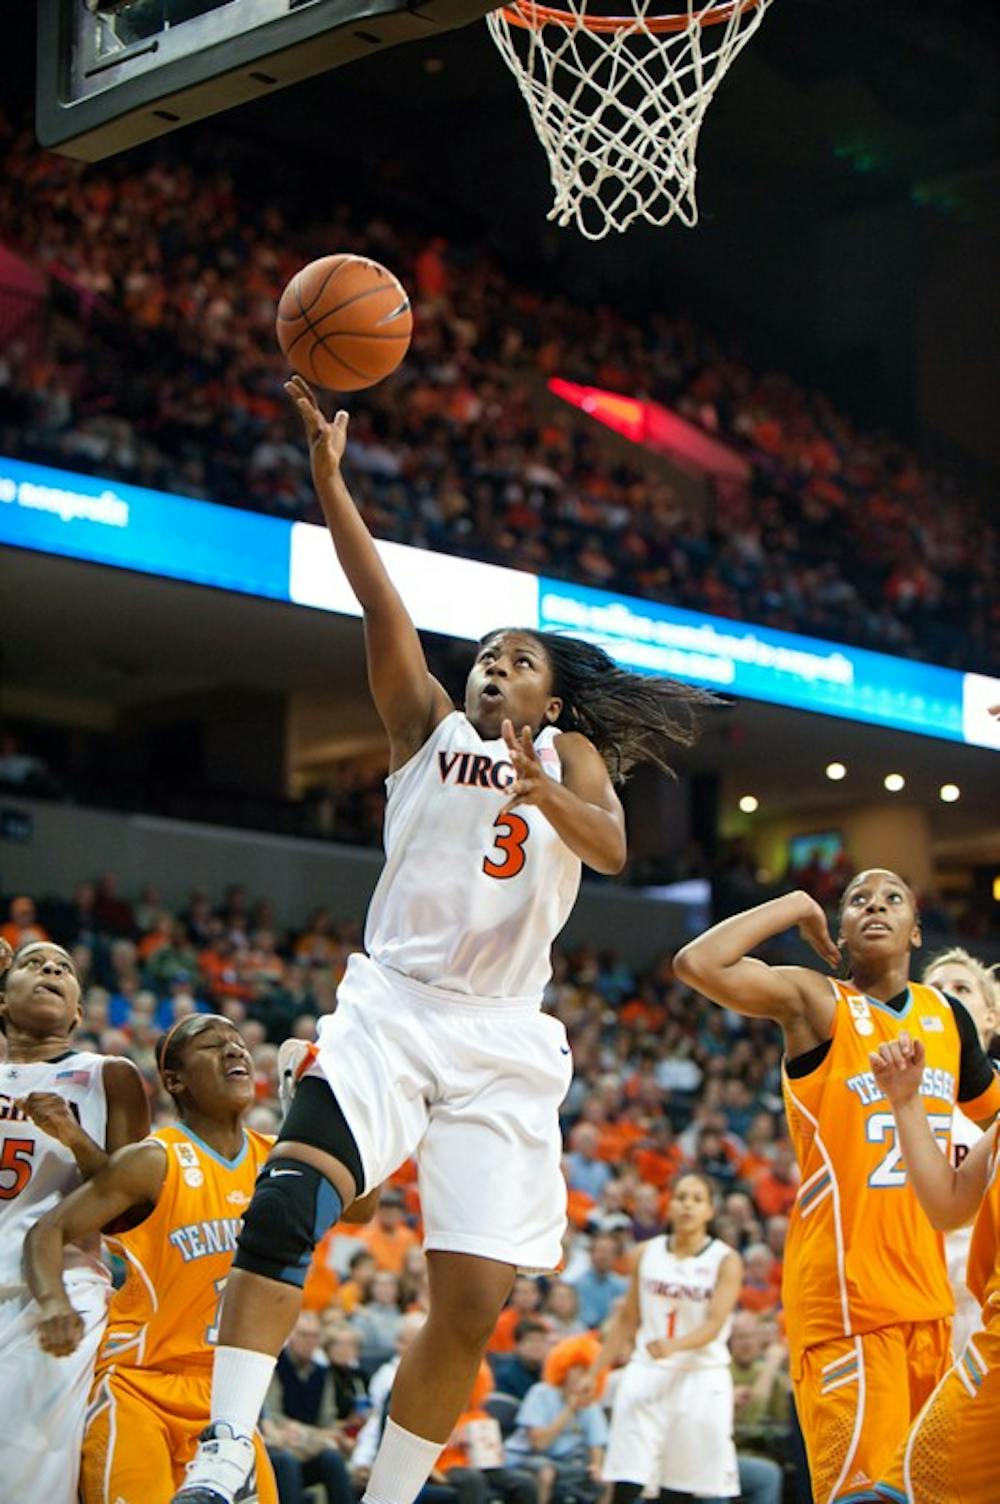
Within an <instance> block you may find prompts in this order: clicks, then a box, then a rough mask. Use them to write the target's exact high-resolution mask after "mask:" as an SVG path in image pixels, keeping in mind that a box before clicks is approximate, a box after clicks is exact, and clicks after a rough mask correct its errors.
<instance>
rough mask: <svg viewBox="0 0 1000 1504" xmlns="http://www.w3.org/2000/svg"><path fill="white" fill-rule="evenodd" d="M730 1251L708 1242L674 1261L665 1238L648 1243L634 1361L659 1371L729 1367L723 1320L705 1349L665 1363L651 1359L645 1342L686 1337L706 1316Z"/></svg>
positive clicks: (641, 1272)
mask: <svg viewBox="0 0 1000 1504" xmlns="http://www.w3.org/2000/svg"><path fill="white" fill-rule="evenodd" d="M732 1251H733V1250H732V1249H731V1248H730V1247H729V1245H728V1243H721V1242H720V1241H719V1239H718V1238H712V1239H711V1240H710V1241H709V1242H708V1243H706V1244H705V1246H704V1248H702V1249H701V1251H700V1252H699V1253H696V1254H692V1255H690V1256H688V1257H687V1258H678V1257H677V1255H676V1254H675V1253H671V1251H670V1243H669V1239H668V1238H666V1237H659V1238H651V1239H650V1241H649V1242H648V1243H646V1244H645V1246H644V1247H643V1249H642V1252H641V1254H640V1255H639V1333H638V1336H637V1337H636V1342H635V1353H634V1355H633V1361H634V1362H639V1363H649V1364H652V1365H655V1366H656V1367H657V1368H718V1367H720V1366H721V1367H724V1368H726V1369H728V1367H729V1346H728V1342H729V1329H730V1327H731V1325H732V1321H731V1319H730V1320H728V1321H726V1322H725V1323H724V1325H723V1327H722V1329H721V1331H720V1332H719V1334H718V1336H717V1337H715V1338H713V1340H712V1341H711V1342H708V1343H706V1344H705V1346H704V1347H698V1348H694V1349H692V1350H691V1351H690V1352H680V1353H675V1354H674V1355H673V1356H671V1357H669V1358H651V1357H650V1356H649V1353H648V1352H647V1351H646V1344H647V1343H648V1342H656V1341H662V1340H663V1339H664V1338H671V1337H686V1336H687V1334H688V1333H689V1332H693V1331H694V1329H695V1328H696V1327H699V1326H701V1324H702V1322H703V1321H704V1320H705V1319H706V1317H707V1316H708V1303H709V1301H710V1300H711V1299H712V1296H713V1294H714V1293H715V1287H716V1284H717V1283H718V1279H719V1268H720V1266H721V1264H722V1261H723V1259H725V1258H726V1256H727V1255H728V1254H730V1253H732Z"/></svg>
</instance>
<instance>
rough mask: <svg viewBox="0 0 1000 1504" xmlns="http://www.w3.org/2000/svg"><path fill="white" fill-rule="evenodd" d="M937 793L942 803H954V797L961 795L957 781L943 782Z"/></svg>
mask: <svg viewBox="0 0 1000 1504" xmlns="http://www.w3.org/2000/svg"><path fill="white" fill-rule="evenodd" d="M938 793H939V795H940V797H941V802H942V803H943V804H954V803H955V800H956V799H960V798H961V797H962V790H961V789H960V788H959V786H958V784H957V783H943V784H942V785H941V787H940V789H939V790H938Z"/></svg>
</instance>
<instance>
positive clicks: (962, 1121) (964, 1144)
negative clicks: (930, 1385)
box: [944, 1107, 983, 1353]
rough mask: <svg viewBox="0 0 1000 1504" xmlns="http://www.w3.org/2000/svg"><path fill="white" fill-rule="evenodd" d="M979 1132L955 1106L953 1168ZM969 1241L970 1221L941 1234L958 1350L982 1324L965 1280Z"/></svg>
mask: <svg viewBox="0 0 1000 1504" xmlns="http://www.w3.org/2000/svg"><path fill="white" fill-rule="evenodd" d="M982 1136H983V1130H982V1129H981V1128H979V1127H977V1126H976V1124H975V1123H974V1122H973V1121H972V1119H971V1118H967V1117H966V1116H965V1113H964V1112H963V1111H962V1109H961V1108H960V1107H956V1108H955V1110H954V1112H953V1114H952V1119H951V1162H952V1164H953V1166H954V1167H955V1169H956V1170H957V1169H958V1167H959V1165H960V1164H961V1163H962V1161H963V1159H965V1157H966V1155H967V1154H968V1153H969V1150H970V1149H971V1148H972V1147H973V1145H975V1144H977V1143H978V1142H979V1140H980V1139H981V1138H982ZM971 1242H972V1223H971V1222H970V1223H969V1224H968V1226H967V1227H956V1228H955V1229H954V1230H953V1231H952V1232H949V1233H946V1234H945V1240H944V1251H945V1258H946V1259H947V1260H948V1279H949V1280H950V1281H951V1288H952V1291H953V1292H954V1295H955V1316H954V1319H953V1321H952V1329H951V1343H952V1347H953V1348H954V1350H955V1352H956V1353H960V1352H961V1351H962V1348H963V1347H964V1346H965V1344H966V1342H967V1341H968V1339H969V1337H971V1335H972V1333H973V1332H974V1331H978V1330H979V1328H980V1327H981V1326H982V1311H981V1309H980V1305H979V1301H978V1300H975V1299H974V1298H973V1296H972V1293H971V1292H970V1290H969V1287H968V1285H967V1284H966V1282H965V1277H966V1270H967V1269H968V1264H969V1245H970V1244H971Z"/></svg>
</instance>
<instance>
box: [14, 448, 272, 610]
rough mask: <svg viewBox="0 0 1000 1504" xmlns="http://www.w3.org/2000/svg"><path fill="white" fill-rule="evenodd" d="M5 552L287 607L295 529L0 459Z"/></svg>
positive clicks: (268, 519)
mask: <svg viewBox="0 0 1000 1504" xmlns="http://www.w3.org/2000/svg"><path fill="white" fill-rule="evenodd" d="M0 543H11V544H13V545H14V546H15V547H17V548H32V549H39V550H40V551H41V552H43V553H50V554H61V555H63V556H64V557H65V556H68V557H69V558H73V559H89V560H90V561H91V562H92V563H94V564H111V565H116V566H117V567H118V568H120V569H136V570H139V571H140V572H141V573H143V574H155V575H160V576H165V577H166V578H168V579H174V580H189V581H190V582H191V583H192V584H195V585H214V586H216V587H217V588H218V589H220V590H237V591H239V592H240V593H241V594H243V595H262V596H268V597H272V598H274V599H275V600H281V601H287V600H288V561H289V551H290V548H291V524H290V523H288V522H284V521H282V519H281V518H279V517H264V516H262V515H260V514H257V513H254V512H244V511H238V510H237V509H235V508H234V507H220V506H216V505H215V504H214V503H212V502H208V501H194V500H192V499H191V498H189V497H185V496H171V495H169V494H168V493H167V492H165V491H149V490H146V489H145V488H144V487H142V486H129V485H126V484H125V483H124V482H122V481H109V480H100V479H98V478H95V477H94V476H90V475H75V474H70V473H69V471H66V470H51V469H49V468H48V467H46V466H43V465H26V464H22V462H21V461H20V460H9V459H3V458H0Z"/></svg>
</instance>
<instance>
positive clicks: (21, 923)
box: [0, 898, 49, 951]
mask: <svg viewBox="0 0 1000 1504" xmlns="http://www.w3.org/2000/svg"><path fill="white" fill-rule="evenodd" d="M7 913H8V918H7V923H6V924H4V925H0V940H6V942H7V944H8V945H9V946H10V948H11V950H14V951H16V950H17V949H18V948H19V947H20V946H22V945H28V944H29V943H30V942H31V941H32V940H48V939H49V934H48V931H47V930H46V929H45V928H44V927H43V926H42V925H40V924H39V923H38V920H37V919H36V918H35V902H34V899H32V898H12V899H11V901H10V908H9V909H8V911H7Z"/></svg>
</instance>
